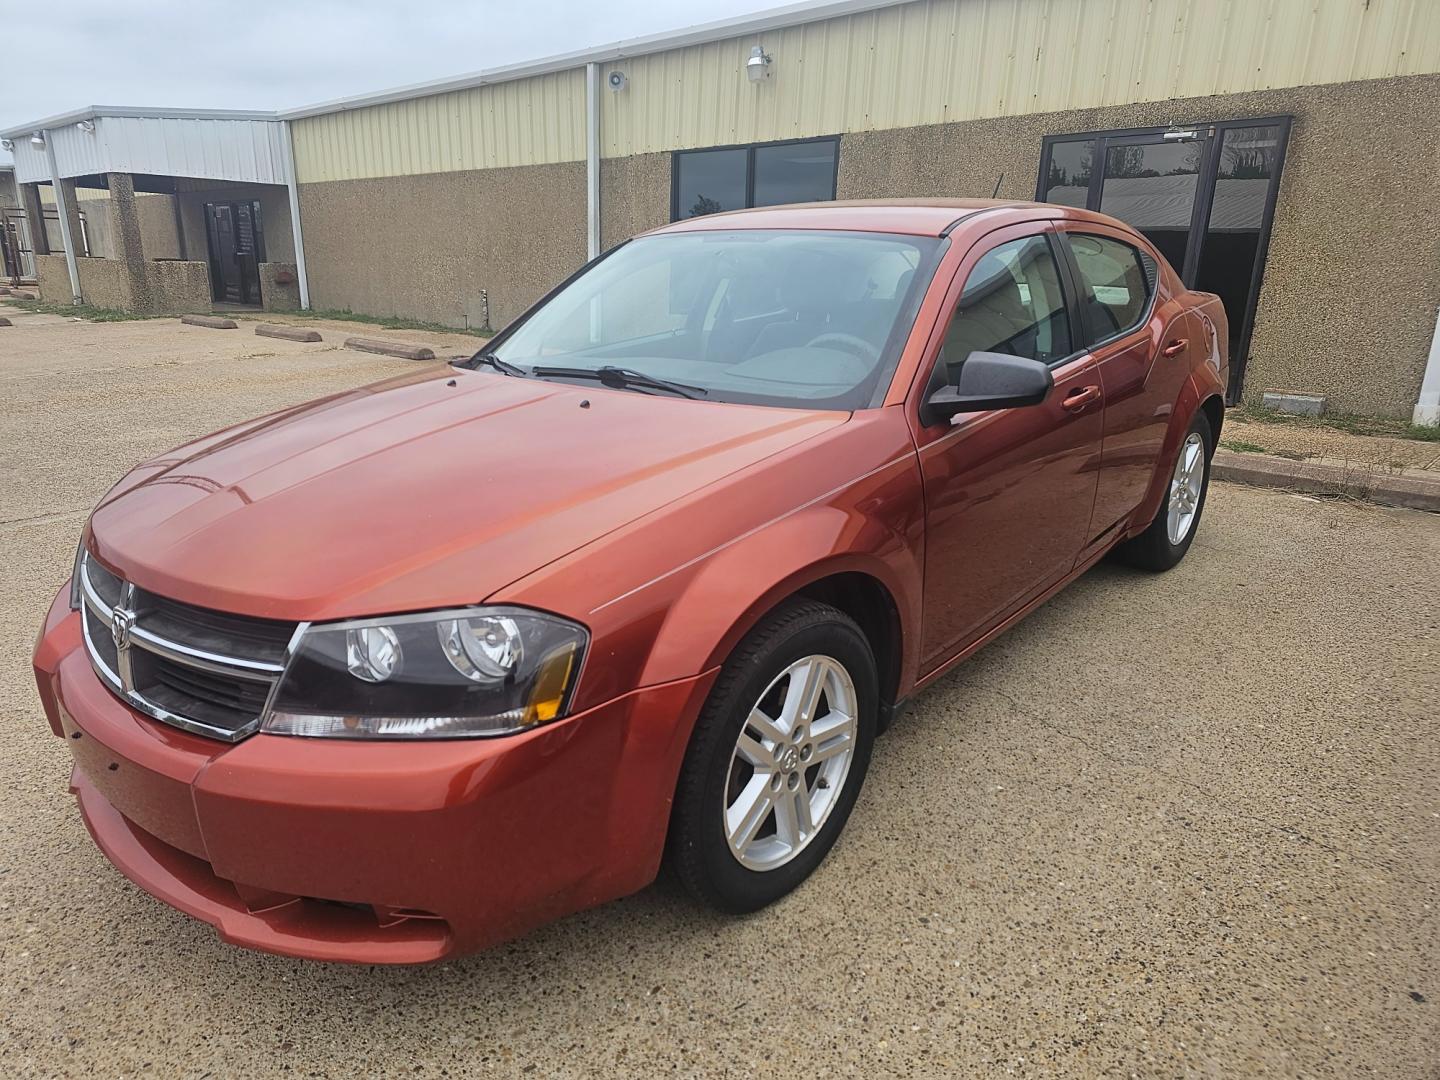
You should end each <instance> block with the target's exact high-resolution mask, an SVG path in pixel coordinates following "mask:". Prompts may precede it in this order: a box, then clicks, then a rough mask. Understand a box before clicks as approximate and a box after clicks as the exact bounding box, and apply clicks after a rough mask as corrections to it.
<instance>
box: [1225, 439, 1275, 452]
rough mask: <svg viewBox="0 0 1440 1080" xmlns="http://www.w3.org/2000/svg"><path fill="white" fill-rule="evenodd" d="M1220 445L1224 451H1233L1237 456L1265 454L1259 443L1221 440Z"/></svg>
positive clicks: (1241, 440) (1242, 440)
mask: <svg viewBox="0 0 1440 1080" xmlns="http://www.w3.org/2000/svg"><path fill="white" fill-rule="evenodd" d="M1220 445H1221V446H1222V447H1224V448H1225V449H1226V450H1234V451H1235V452H1236V453H1237V454H1263V453H1265V448H1264V447H1263V446H1261V445H1260V444H1259V443H1253V442H1246V441H1245V440H1244V439H1221V440H1220Z"/></svg>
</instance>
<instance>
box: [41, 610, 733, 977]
mask: <svg viewBox="0 0 1440 1080" xmlns="http://www.w3.org/2000/svg"><path fill="white" fill-rule="evenodd" d="M68 595H69V594H68V587H67V588H66V589H65V590H62V591H61V593H60V594H59V595H58V596H57V597H56V599H55V603H54V604H53V605H52V607H51V610H50V613H49V615H48V617H47V619H46V622H45V627H44V629H43V631H42V633H41V637H40V640H39V642H38V644H37V646H36V650H35V661H34V665H35V676H36V681H37V683H38V685H39V689H40V697H41V701H42V703H43V704H44V707H45V712H46V715H47V717H48V718H49V720H50V724H51V727H52V729H54V731H55V732H56V734H58V735H63V736H65V737H66V743H67V745H68V746H69V747H70V750H71V753H72V755H73V757H74V770H73V773H72V777H71V790H72V791H73V792H74V793H75V795H76V796H77V798H78V800H79V804H80V811H81V814H82V815H83V816H84V819H85V823H86V825H87V827H88V828H89V830H90V832H91V835H93V836H94V838H95V841H96V843H97V844H98V845H99V846H100V848H101V850H102V851H103V852H104V853H105V855H106V857H107V858H109V859H110V861H111V862H112V863H114V864H115V865H116V867H118V868H119V869H120V871H121V872H122V873H124V874H125V876H126V877H128V878H130V879H131V880H132V881H134V882H135V883H136V884H137V885H139V886H140V887H141V888H143V889H145V890H146V891H147V892H149V893H151V894H152V895H154V896H156V897H158V898H159V899H161V900H164V901H165V902H166V903H169V904H171V905H173V906H174V907H177V908H179V909H180V910H182V911H185V912H187V913H189V914H191V915H193V916H195V917H196V918H199V919H203V920H204V921H206V922H208V923H211V924H212V925H214V926H215V927H216V928H217V930H218V931H219V933H220V936H221V937H222V938H224V939H225V940H226V941H230V942H233V943H235V944H239V945H247V946H250V947H253V948H258V949H265V950H268V951H271V952H278V953H284V954H286V955H291V956H303V957H309V958H313V959H322V960H340V961H350V962H356V963H421V962H425V961H431V960H437V959H440V958H442V957H445V956H449V955H452V954H456V953H461V952H466V951H470V950H473V949H477V948H482V947H484V946H486V945H490V944H494V943H496V942H498V941H502V940H504V939H506V938H509V937H513V936H515V935H517V934H520V933H523V932H524V931H526V930H528V929H530V928H532V927H535V926H538V925H540V924H542V923H545V922H548V921H550V920H552V919H555V918H558V917H560V916H561V915H565V914H568V913H570V912H572V911H578V910H580V909H582V908H586V907H590V906H592V905H594V904H598V903H603V902H604V901H607V900H611V899H614V898H616V897H618V896H623V895H625V894H627V893H630V892H634V891H635V890H637V889H639V888H642V887H644V886H645V885H646V884H648V883H649V882H650V881H651V880H652V879H653V877H654V875H655V872H656V870H657V868H658V866H659V860H660V854H661V849H662V847H663V845H664V838H665V829H666V825H667V824H668V819H669V809H670V800H671V797H672V795H673V792H674V785H675V778H676V776H677V774H678V770H679V765H680V760H681V757H682V756H683V754H684V749H685V745H686V742H687V740H688V739H689V734H690V729H691V726H692V724H693V722H694V718H695V716H696V714H697V713H698V711H699V708H700V705H701V703H702V702H703V701H704V697H705V694H706V693H707V692H708V690H709V687H710V684H711V682H712V681H713V679H714V672H710V673H707V674H705V675H701V676H697V677H695V678H692V679H686V680H681V681H677V682H673V683H667V684H664V685H662V686H655V687H648V688H645V689H642V690H637V691H634V692H632V693H629V694H626V695H623V696H621V697H618V698H616V699H614V700H612V701H610V702H608V703H606V704H604V705H600V706H597V707H596V708H594V709H591V710H589V711H587V712H584V713H580V714H578V715H576V716H572V717H568V718H566V719H564V720H560V721H557V722H555V723H552V724H547V725H545V726H544V727H540V728H537V729H535V730H533V731H530V732H526V733H523V734H520V735H515V736H510V737H506V738H500V739H467V740H445V741H436V742H428V743H420V742H415V743H410V742H399V741H395V742H344V741H337V740H329V739H305V738H292V737H285V736H275V735H253V736H251V737H250V738H248V739H245V740H243V741H242V742H239V743H236V744H226V743H219V742H216V741H214V740H210V739H206V738H203V737H201V736H197V735H191V734H188V733H186V732H183V731H179V730H176V729H174V728H170V727H167V726H166V725H164V724H161V723H158V722H156V721H153V720H150V719H149V718H147V717H144V716H142V715H140V714H138V713H136V712H134V711H133V710H131V709H130V708H128V707H127V706H126V705H124V704H123V703H122V702H121V701H119V700H118V699H117V698H116V697H115V696H114V695H113V694H111V693H110V691H109V690H108V689H106V687H105V686H104V684H102V683H101V682H100V680H99V678H98V677H97V676H96V675H95V673H94V671H93V669H92V668H91V666H90V662H89V659H88V658H87V656H86V655H85V650H84V647H83V645H82V644H81V641H80V633H79V618H78V616H76V615H74V614H73V613H72V612H71V611H70V610H69V606H68V602H67V600H68Z"/></svg>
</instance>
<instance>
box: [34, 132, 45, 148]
mask: <svg viewBox="0 0 1440 1080" xmlns="http://www.w3.org/2000/svg"><path fill="white" fill-rule="evenodd" d="M30 145H31V146H33V147H35V149H36V150H43V149H45V133H44V132H43V131H37V132H35V134H34V135H31V136H30Z"/></svg>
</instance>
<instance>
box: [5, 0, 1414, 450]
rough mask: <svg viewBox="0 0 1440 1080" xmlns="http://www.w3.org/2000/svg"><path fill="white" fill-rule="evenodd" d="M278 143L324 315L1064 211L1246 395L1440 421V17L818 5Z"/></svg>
mask: <svg viewBox="0 0 1440 1080" xmlns="http://www.w3.org/2000/svg"><path fill="white" fill-rule="evenodd" d="M101 112H102V111H101V110H96V114H97V115H99V114H100V113H101ZM232 115H234V114H232ZM272 119H273V120H274V121H276V122H277V124H278V125H279V126H282V127H283V128H284V131H285V133H286V134H287V136H288V142H289V143H290V145H292V146H293V171H292V172H290V173H288V174H285V173H284V170H281V173H280V174H277V176H276V177H275V179H276V181H277V182H279V183H280V184H283V185H288V190H289V191H290V192H292V193H293V196H294V200H295V205H296V206H297V207H298V210H299V214H298V218H296V219H295V220H293V221H290V220H287V221H286V223H285V229H286V230H287V231H293V234H294V242H293V243H288V241H289V237H287V251H289V252H292V254H291V256H290V257H291V258H292V259H293V260H294V261H295V262H296V263H297V264H299V265H297V266H296V270H297V273H298V276H299V279H300V280H299V286H300V294H301V296H302V298H303V299H304V300H306V301H307V302H308V303H309V304H310V305H311V306H314V307H317V308H323V309H350V310H353V311H357V312H366V313H371V314H398V315H405V316H410V317H414V318H420V319H426V320H431V321H435V322H441V323H445V324H449V325H456V326H462V325H471V326H475V325H481V324H484V323H485V322H486V321H488V322H489V323H490V324H492V325H495V326H498V325H500V324H503V323H504V322H505V321H506V320H507V319H509V318H511V317H513V316H514V315H515V314H517V313H518V312H519V311H521V310H522V309H523V308H524V306H525V305H526V304H528V303H530V302H531V301H533V300H534V299H535V298H536V297H538V296H539V295H541V294H542V293H543V292H544V291H545V290H546V289H548V288H549V287H551V286H552V285H554V284H555V283H556V282H557V281H559V280H560V279H562V278H563V277H565V276H566V275H567V274H569V273H570V272H572V271H573V270H574V269H575V268H576V267H577V266H579V265H580V264H581V263H583V262H584V261H585V259H586V257H587V256H588V255H593V254H594V253H596V252H598V251H600V250H602V249H604V248H607V247H610V246H612V245H614V244H616V243H618V242H621V241H623V240H624V239H626V238H627V237H629V236H632V235H634V234H635V233H637V232H640V231H643V230H645V229H649V228H653V227H655V226H657V225H661V224H664V223H665V222H667V221H670V220H672V219H674V218H676V217H684V216H688V215H690V214H693V213H705V212H711V211H714V210H720V209H730V208H734V207H740V206H746V205H762V204H768V203H776V202H789V201H801V200H809V199H828V198H837V197H838V198H842V199H843V198H871V197H890V196H990V195H992V194H997V193H998V194H999V195H1000V196H1001V197H1007V198H1027V199H1028V198H1037V197H1038V198H1041V199H1046V200H1049V201H1055V202H1064V203H1069V204H1072V205H1088V206H1091V207H1094V208H1096V209H1100V210H1103V211H1105V212H1107V213H1113V214H1115V215H1116V216H1118V217H1121V218H1124V219H1126V220H1128V221H1130V222H1131V223H1132V224H1134V225H1136V226H1137V227H1139V228H1140V229H1141V230H1142V231H1144V232H1146V233H1147V234H1148V235H1149V236H1151V238H1152V239H1153V240H1154V241H1155V242H1156V243H1157V244H1158V245H1159V246H1160V247H1161V248H1162V250H1164V251H1165V252H1166V253H1167V255H1169V257H1170V259H1171V261H1172V263H1174V265H1175V266H1176V268H1177V270H1180V271H1181V272H1182V274H1183V276H1184V277H1185V279H1186V280H1187V281H1189V282H1190V283H1192V284H1193V285H1195V286H1196V287H1198V288H1204V289H1208V290H1211V291H1215V292H1218V293H1220V294H1221V295H1222V296H1223V297H1224V298H1225V301H1226V305H1227V308H1228V309H1229V311H1230V315H1231V323H1232V336H1233V342H1232V345H1233V350H1234V354H1235V357H1236V359H1237V361H1238V362H1237V363H1236V364H1235V365H1234V370H1235V372H1236V384H1235V385H1234V386H1233V387H1232V394H1234V395H1236V396H1244V397H1257V396H1258V395H1259V394H1260V393H1261V392H1263V391H1264V390H1266V389H1271V388H1276V389H1287V390H1295V391H1306V392H1312V393H1317V394H1321V395H1324V396H1326V397H1327V398H1328V401H1329V408H1330V409H1331V410H1333V411H1339V412H1358V413H1372V414H1379V415H1390V416H1403V417H1407V418H1409V417H1411V416H1412V415H1413V416H1414V417H1415V418H1416V419H1417V420H1421V421H1425V422H1432V423H1433V422H1440V345H1437V338H1436V330H1437V321H1436V319H1437V304H1440V215H1437V214H1436V213H1435V212H1434V209H1433V207H1434V191H1435V183H1436V176H1437V169H1440V3H1437V2H1436V0H910V2H895V0H840V2H832V3H823V4H815V3H808V4H799V5H794V6H791V7H789V8H783V9H777V10H775V11H772V12H768V13H764V14H762V15H759V16H753V17H747V18H742V19H735V20H729V21H726V22H722V23H717V24H711V25H708V26H704V27H697V28H692V29H689V30H685V31H680V32H676V33H670V34H661V35H657V36H655V37H650V38H644V39H637V40H632V41H626V42H618V43H616V44H614V45H610V46H605V47H601V48H598V49H593V50H587V51H584V52H579V53H574V54H569V55H565V56H560V57H554V58H550V59H546V60H541V61H537V62H535V63H530V64H522V65H516V66H512V67H508V68H502V69H496V70H492V71H488V72H480V73H476V74H474V75H469V76H464V77H461V78H455V79H449V80H444V81H440V82H435V83H430V84H424V85H420V86H414V87H407V88H402V89H399V90H395V91H389V92H384V93H377V94H372V95H365V96H361V97H356V98H350V99H345V100H341V101H335V102H330V103H326V104H322V105H317V106H313V107H309V108H303V109H296V110H291V111H288V112H282V113H280V114H277V115H275V116H274V117H273V118H272ZM27 131H28V129H19V130H17V131H16V132H6V133H4V134H5V135H7V136H8V137H10V138H12V139H16V138H20V137H21V136H22V135H24V134H25V133H26V132H27ZM282 141H284V140H282ZM17 165H18V166H20V172H21V179H22V180H25V179H27V174H26V173H25V162H24V161H23V160H22V159H21V157H20V155H19V153H18V152H17ZM137 171H138V170H137ZM276 190H277V191H278V190H280V189H276ZM302 226H303V237H302V232H301V227H302ZM270 228H271V225H270V223H269V221H268V220H267V223H266V229H267V230H269V229H270ZM267 238H268V233H267ZM296 253H298V254H296ZM213 273H214V266H213V259H212V277H213ZM1427 371H1428V375H1427Z"/></svg>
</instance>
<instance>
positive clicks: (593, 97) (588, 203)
mask: <svg viewBox="0 0 1440 1080" xmlns="http://www.w3.org/2000/svg"><path fill="white" fill-rule="evenodd" d="M599 254H600V65H599V64H597V63H594V62H591V63H588V64H586V65H585V258H586V259H587V260H589V259H593V258H595V257H596V256H597V255H599Z"/></svg>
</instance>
